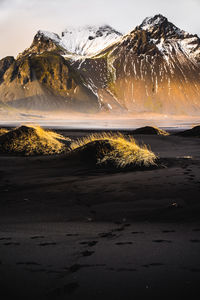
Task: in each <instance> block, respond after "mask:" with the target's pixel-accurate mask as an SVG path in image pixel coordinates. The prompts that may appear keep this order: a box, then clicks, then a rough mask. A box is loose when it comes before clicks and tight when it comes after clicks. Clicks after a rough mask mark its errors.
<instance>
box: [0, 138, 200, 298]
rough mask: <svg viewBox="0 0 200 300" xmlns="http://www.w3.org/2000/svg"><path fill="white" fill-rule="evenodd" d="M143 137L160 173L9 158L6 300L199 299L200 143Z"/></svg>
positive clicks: (0, 267) (2, 211) (5, 163)
mask: <svg viewBox="0 0 200 300" xmlns="http://www.w3.org/2000/svg"><path fill="white" fill-rule="evenodd" d="M64 133H65V134H66V135H68V136H70V135H71V136H74V135H75V133H74V132H71V133H70V132H64ZM83 134H84V133H83V132H81V133H76V136H79V135H83ZM137 139H138V140H139V141H144V143H147V144H149V145H150V146H151V149H152V150H153V151H154V152H156V153H157V154H159V156H160V158H161V164H162V166H161V167H159V168H157V169H152V170H142V171H138V170H137V171H134V170H126V171H123V172H120V171H118V172H116V171H115V170H112V169H109V170H106V169H105V168H104V169H100V168H93V167H91V166H88V165H84V164H83V163H80V162H77V161H73V160H72V159H66V158H65V157H34V158H24V157H5V156H1V157H0V298H1V299H6V298H8V297H9V296H13V298H12V299H20V298H19V297H21V299H22V298H25V299H149V297H151V296H154V298H155V297H156V298H157V299H163V298H165V296H166V297H169V296H172V297H176V298H177V297H182V296H183V295H187V296H190V299H197V298H198V296H200V288H199V282H200V254H199V253H200V218H199V216H200V201H199V198H200V197H199V194H200V139H197V138H182V137H176V136H166V137H159V136H141V137H137Z"/></svg>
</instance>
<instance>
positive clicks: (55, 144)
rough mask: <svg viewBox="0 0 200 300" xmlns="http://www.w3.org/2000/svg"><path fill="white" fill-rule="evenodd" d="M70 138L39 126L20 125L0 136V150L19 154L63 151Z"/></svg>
mask: <svg viewBox="0 0 200 300" xmlns="http://www.w3.org/2000/svg"><path fill="white" fill-rule="evenodd" d="M69 140H70V139H68V138H65V137H63V136H61V135H60V134H58V133H56V132H53V131H49V130H44V129H42V128H41V127H39V126H27V125H26V126H20V127H18V128H16V129H14V130H11V131H8V132H4V134H2V135H1V136H0V152H1V153H11V154H21V155H51V154H59V153H63V152H64V151H65V150H66V142H67V141H69Z"/></svg>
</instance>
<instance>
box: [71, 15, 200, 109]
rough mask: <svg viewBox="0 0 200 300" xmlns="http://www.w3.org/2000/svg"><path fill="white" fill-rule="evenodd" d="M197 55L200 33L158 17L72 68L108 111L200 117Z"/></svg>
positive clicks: (199, 70) (198, 58)
mask: <svg viewBox="0 0 200 300" xmlns="http://www.w3.org/2000/svg"><path fill="white" fill-rule="evenodd" d="M199 55H200V40H199V38H198V36H197V35H191V34H188V33H186V32H185V31H182V30H180V29H178V28H177V27H176V26H174V25H173V24H172V23H170V22H169V21H168V20H167V18H165V17H163V16H162V15H156V16H154V17H152V18H147V19H145V20H144V21H143V23H142V24H141V25H140V26H138V27H136V28H135V29H134V30H133V31H131V32H130V33H129V34H127V35H125V36H123V37H122V38H121V39H120V40H119V41H117V42H116V43H115V44H113V45H111V46H110V47H108V48H107V49H104V50H103V51H102V52H100V53H99V54H98V55H96V56H95V57H93V58H92V59H91V58H87V59H84V60H83V59H81V60H80V61H76V62H74V64H73V67H74V68H75V69H77V70H79V73H80V74H81V76H83V78H84V80H85V81H86V82H87V83H88V86H90V87H92V89H93V91H94V92H95V93H97V94H98V97H99V99H100V102H101V103H102V104H103V105H104V106H105V105H107V109H111V108H112V109H113V110H116V109H118V110H119V109H120V110H126V111H131V112H156V113H173V114H199V113H200V56H199Z"/></svg>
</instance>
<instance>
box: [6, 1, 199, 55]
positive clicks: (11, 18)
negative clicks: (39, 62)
mask: <svg viewBox="0 0 200 300" xmlns="http://www.w3.org/2000/svg"><path fill="white" fill-rule="evenodd" d="M158 13H161V14H163V15H165V16H166V17H167V18H168V19H169V20H170V21H172V22H173V23H175V25H177V26H178V27H180V28H181V29H185V30H186V31H188V32H190V33H197V34H198V35H200V20H199V13H200V0H164V1H162V0H141V1H139V0H0V58H2V57H4V56H6V55H14V56H16V55H17V54H18V53H19V52H21V51H22V50H24V49H25V48H27V47H28V46H29V45H30V44H31V42H32V40H33V37H34V35H35V34H36V32H37V30H39V29H43V30H49V31H54V32H56V33H60V32H61V31H62V30H63V29H64V28H66V27H67V26H69V25H70V26H71V25H72V26H78V25H87V24H89V25H91V24H109V25H111V26H113V27H114V28H116V29H117V30H119V31H121V32H122V33H127V32H128V31H130V30H132V29H133V28H134V27H135V26H136V25H139V24H140V23H141V22H142V21H143V19H144V18H145V17H147V16H151V15H155V14H158Z"/></svg>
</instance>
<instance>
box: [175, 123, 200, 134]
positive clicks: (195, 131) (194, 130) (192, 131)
mask: <svg viewBox="0 0 200 300" xmlns="http://www.w3.org/2000/svg"><path fill="white" fill-rule="evenodd" d="M175 135H178V136H183V137H200V125H198V126H195V127H193V128H191V129H188V130H184V131H182V132H178V133H176V134H175Z"/></svg>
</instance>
